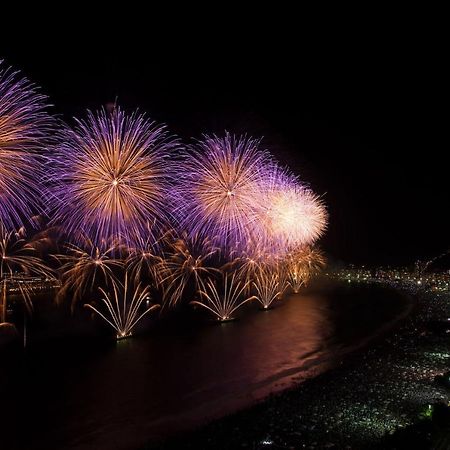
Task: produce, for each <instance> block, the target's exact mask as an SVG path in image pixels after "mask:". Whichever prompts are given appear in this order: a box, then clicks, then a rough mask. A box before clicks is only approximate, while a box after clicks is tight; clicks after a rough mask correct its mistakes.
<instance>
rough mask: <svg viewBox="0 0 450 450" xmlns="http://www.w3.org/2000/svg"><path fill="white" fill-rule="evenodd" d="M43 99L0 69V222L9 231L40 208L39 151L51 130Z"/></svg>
mask: <svg viewBox="0 0 450 450" xmlns="http://www.w3.org/2000/svg"><path fill="white" fill-rule="evenodd" d="M1 63H2V61H1V60H0V65H1ZM46 100H47V98H46V97H45V96H43V95H41V94H39V93H38V92H37V90H36V88H35V87H34V85H33V84H31V83H30V82H29V81H28V80H27V79H25V78H21V77H20V76H19V75H18V73H17V72H12V71H10V70H9V69H6V70H2V69H1V68H0V222H2V223H3V224H4V225H5V226H6V227H8V229H12V228H14V227H15V226H20V225H22V224H23V220H24V219H25V218H26V219H28V218H29V217H30V216H31V215H32V214H33V211H34V210H38V209H40V205H39V203H38V200H39V199H40V198H41V197H42V195H41V189H40V183H41V180H42V170H41V167H42V163H41V155H40V152H41V150H42V148H43V147H44V144H45V143H46V141H47V135H48V133H49V131H50V130H51V128H52V121H51V118H50V117H49V116H48V114H47V113H46V112H45V108H46Z"/></svg>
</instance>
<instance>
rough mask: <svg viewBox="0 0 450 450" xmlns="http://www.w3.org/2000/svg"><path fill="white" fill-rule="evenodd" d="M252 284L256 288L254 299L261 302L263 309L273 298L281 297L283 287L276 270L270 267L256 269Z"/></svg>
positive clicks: (268, 306) (269, 304)
mask: <svg viewBox="0 0 450 450" xmlns="http://www.w3.org/2000/svg"><path fill="white" fill-rule="evenodd" d="M253 286H254V287H255V290H256V296H255V297H256V300H258V302H259V303H261V306H262V307H263V309H269V308H270V307H271V305H272V303H273V302H274V301H275V300H277V299H279V298H281V295H282V293H283V291H284V289H285V286H284V285H283V281H282V278H281V277H280V275H279V273H278V271H277V270H276V269H273V268H272V267H265V268H261V269H260V270H257V271H256V274H255V278H254V281H253Z"/></svg>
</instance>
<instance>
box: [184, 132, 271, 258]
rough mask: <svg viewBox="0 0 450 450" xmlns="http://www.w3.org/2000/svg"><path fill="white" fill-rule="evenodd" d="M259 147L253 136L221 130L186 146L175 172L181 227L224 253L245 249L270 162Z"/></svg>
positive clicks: (260, 206)
mask: <svg viewBox="0 0 450 450" xmlns="http://www.w3.org/2000/svg"><path fill="white" fill-rule="evenodd" d="M258 146H259V141H258V140H254V139H247V138H245V137H234V136H232V135H230V134H226V135H225V137H224V138H218V137H216V136H213V137H208V136H206V137H205V138H204V140H202V141H199V142H198V143H197V144H196V145H194V146H192V147H191V152H190V154H189V155H187V157H186V161H185V163H184V164H183V165H182V172H181V176H180V179H181V185H180V188H179V192H180V205H181V207H180V209H179V211H178V213H179V216H180V222H181V227H182V229H188V230H190V232H191V234H199V235H200V236H204V237H208V238H209V239H211V240H212V242H213V243H214V244H216V245H218V246H219V247H220V248H221V249H222V250H223V251H224V252H225V253H228V254H229V253H230V252H233V251H235V250H238V251H239V249H242V248H245V247H246V245H247V242H248V241H249V239H250V238H251V237H252V236H254V234H255V233H257V230H258V229H259V228H258V227H257V225H258V221H259V217H260V214H261V211H262V210H263V209H264V208H263V204H262V200H263V198H262V196H261V187H262V185H263V184H264V180H265V175H266V168H267V167H268V165H269V162H270V158H269V156H268V154H267V153H266V152H263V151H261V150H259V149H258Z"/></svg>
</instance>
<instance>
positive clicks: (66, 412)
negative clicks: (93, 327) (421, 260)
mask: <svg viewBox="0 0 450 450" xmlns="http://www.w3.org/2000/svg"><path fill="white" fill-rule="evenodd" d="M409 305H410V304H409V302H408V300H407V297H405V296H404V295H399V294H397V293H396V292H394V291H392V290H386V289H383V288H380V287H370V286H359V287H348V286H346V285H344V286H342V285H339V284H337V285H328V283H327V287H326V288H320V289H318V288H317V287H316V289H312V290H309V291H307V292H305V293H304V294H302V295H298V296H290V297H289V298H287V299H286V300H284V301H283V302H281V303H280V304H279V305H278V307H276V308H275V309H273V310H271V311H268V312H258V311H254V309H255V305H249V307H248V308H247V309H246V310H244V311H243V313H242V314H241V320H238V321H236V322H232V323H228V324H225V325H217V324H213V323H210V322H209V321H208V320H207V318H206V316H205V317H200V316H199V315H198V314H192V315H189V314H184V315H180V316H177V317H175V318H173V319H170V320H169V319H167V320H164V319H163V320H161V321H159V322H155V323H154V324H153V328H152V331H151V332H150V333H149V334H148V335H145V336H140V337H137V338H136V339H130V340H126V341H122V342H120V343H117V344H116V343H111V342H109V341H104V340H102V339H97V340H96V339H94V336H91V335H89V336H87V335H86V336H84V337H83V338H79V339H68V338H67V337H66V338H64V339H63V338H59V339H58V340H56V341H54V340H53V341H51V340H42V341H39V342H40V343H38V344H35V345H34V346H33V345H30V348H29V349H28V350H27V353H25V354H24V356H23V357H22V358H19V359H18V360H17V361H16V362H15V363H14V364H12V363H11V364H10V365H8V366H6V365H4V366H3V369H2V374H3V379H2V380H1V381H2V383H1V386H2V387H1V395H2V400H3V402H4V405H5V407H4V408H3V409H2V414H3V415H4V417H3V418H2V423H3V424H5V425H6V427H5V429H6V430H8V431H7V433H5V436H4V439H6V442H8V444H9V447H7V448H27V449H34V448H47V449H49V448H58V449H63V448H93V447H94V448H136V447H138V446H139V445H144V443H145V442H148V441H152V442H155V441H156V440H157V439H160V438H163V437H164V436H167V435H168V434H171V433H174V432H179V431H182V430H185V429H189V428H192V427H195V426H198V425H200V424H202V423H204V422H205V421H209V420H211V419H212V418H215V417H221V416H223V415H225V414H228V413H231V412H233V411H235V410H237V409H240V408H244V407H248V406H249V405H252V404H254V403H255V402H257V401H258V400H261V399H263V398H264V397H265V396H267V395H269V394H270V393H274V392H279V391H281V390H283V389H286V388H289V387H291V386H293V385H295V384H298V383H301V382H303V381H304V380H306V379H309V378H311V377H314V376H316V375H318V374H320V373H322V372H324V371H326V370H329V369H330V368H333V367H335V366H337V365H339V364H340V362H341V361H342V359H343V358H344V356H345V355H347V354H348V353H350V352H352V351H355V350H356V349H357V348H359V347H361V346H363V345H365V344H366V343H367V342H368V340H370V339H371V338H374V337H376V336H377V335H378V334H379V333H380V332H382V331H385V330H386V328H387V327H389V326H390V325H391V324H392V322H393V321H395V320H397V319H398V318H399V317H402V316H403V315H404V314H406V313H407V312H408V310H409ZM36 320H38V319H36ZM97 338H98V337H97ZM5 377H6V378H5ZM308 407H309V406H308V405H307V404H305V405H304V410H305V412H306V411H307V409H308ZM22 429H26V430H27V433H26V434H24V433H22V432H21V430H22ZM194 442H195V440H194ZM198 448H200V447H198Z"/></svg>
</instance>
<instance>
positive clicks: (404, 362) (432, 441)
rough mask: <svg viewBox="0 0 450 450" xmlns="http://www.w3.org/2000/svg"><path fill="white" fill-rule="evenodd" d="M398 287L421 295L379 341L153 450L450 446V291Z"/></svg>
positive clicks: (412, 286)
mask: <svg viewBox="0 0 450 450" xmlns="http://www.w3.org/2000/svg"><path fill="white" fill-rule="evenodd" d="M350 278H351V277H350ZM355 281H356V277H355V278H352V280H351V283H350V284H354V283H355ZM357 284H358V285H360V284H365V283H364V282H363V281H362V280H359V281H357ZM391 284H392V283H391ZM369 285H373V283H370V284H369ZM396 286H397V288H398V289H407V292H409V293H410V294H411V295H413V296H414V302H415V311H414V313H413V314H412V315H411V316H410V317H408V319H407V320H405V321H404V322H403V324H402V326H401V328H400V329H398V330H395V331H394V332H392V333H390V334H388V335H387V337H386V338H385V339H382V340H381V341H379V342H378V343H377V344H376V345H375V346H373V347H371V348H369V349H363V350H361V351H359V352H356V353H354V354H352V355H351V356H349V357H348V358H346V359H345V361H344V363H343V364H342V365H341V366H340V367H336V368H334V369H333V370H331V371H329V372H327V373H325V374H323V375H320V376H319V377H317V378H315V379H313V380H310V381H307V382H306V383H304V384H303V385H301V386H299V387H297V388H294V389H292V390H287V391H285V392H283V393H281V394H279V395H276V396H273V397H271V398H270V399H268V400H267V401H265V402H264V403H261V404H260V405H257V406H255V407H253V408H250V409H247V410H245V411H242V412H240V413H238V414H235V415H232V416H230V417H228V418H225V419H223V420H220V421H216V422H213V423H211V424H210V425H208V426H206V427H204V428H202V429H199V430H198V431H196V432H194V433H191V434H189V435H184V436H181V437H179V438H178V439H174V440H169V441H167V442H165V443H162V444H160V445H159V446H149V447H148V448H158V449H175V448H180V447H179V445H180V443H181V442H183V443H188V444H186V445H184V444H183V448H202V449H209V448H211V449H213V448H214V449H220V448H223V449H228V448H230V449H231V448H252V449H280V448H286V449H297V448H308V449H323V448H326V449H327V448H336V449H354V448H358V449H364V448H370V449H391V448H392V449H394V448H396V449H402V448H405V449H406V448H408V449H411V448H420V449H431V448H433V449H447V448H450V428H449V424H450V408H449V407H450V403H449V402H450V372H449V370H450V351H449V349H450V334H449V332H448V330H449V329H450V323H449V322H448V318H449V317H450V294H449V293H448V292H445V293H443V292H436V291H435V290H433V289H421V288H419V289H418V288H417V283H406V285H403V284H399V283H397V285H396ZM443 375H445V376H443Z"/></svg>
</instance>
